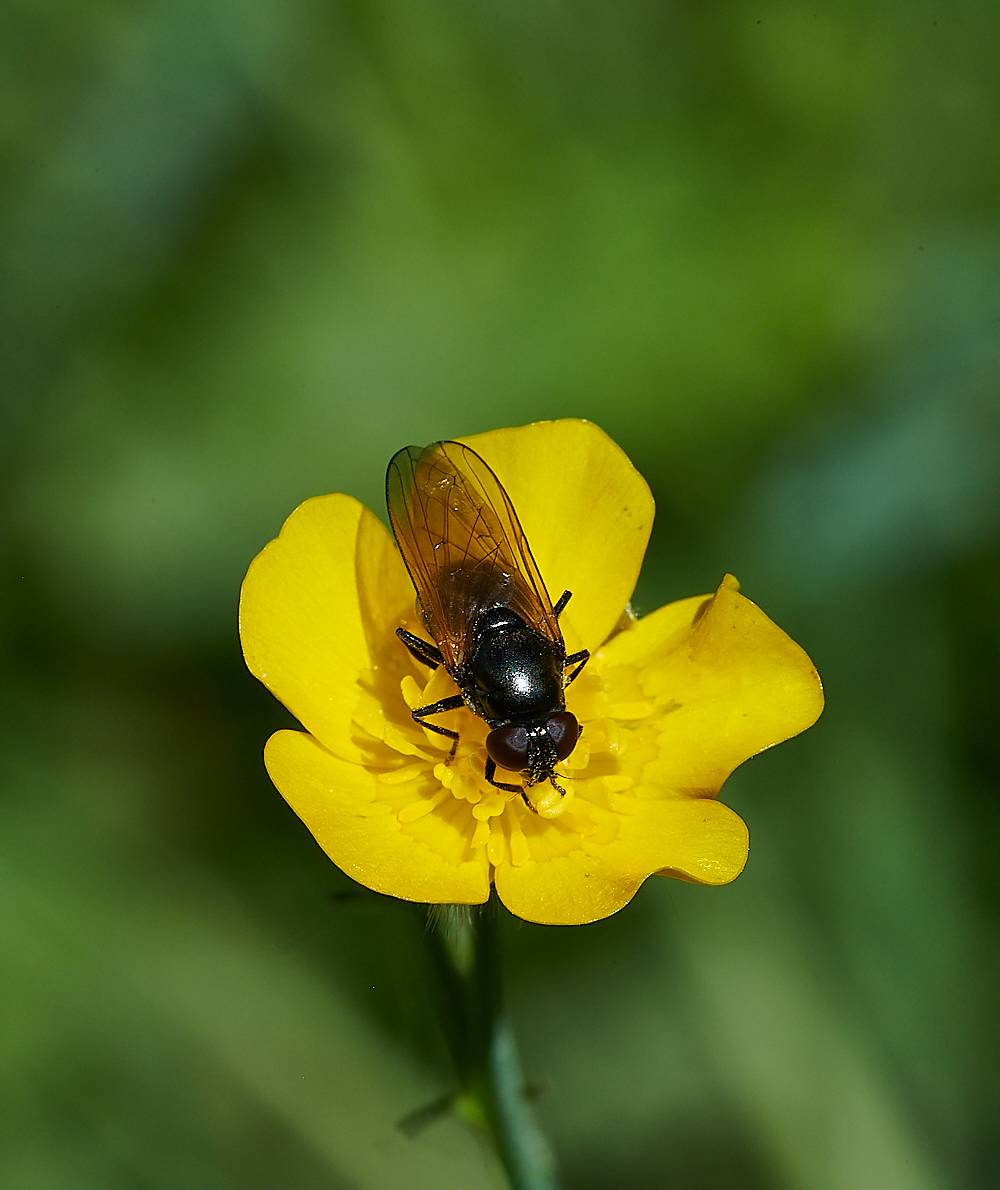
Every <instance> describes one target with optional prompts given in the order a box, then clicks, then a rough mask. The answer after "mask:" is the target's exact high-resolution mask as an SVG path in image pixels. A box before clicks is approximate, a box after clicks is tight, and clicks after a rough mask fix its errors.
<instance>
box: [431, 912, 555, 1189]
mask: <svg viewBox="0 0 1000 1190" xmlns="http://www.w3.org/2000/svg"><path fill="white" fill-rule="evenodd" d="M427 939H428V945H429V950H430V954H431V958H432V961H433V963H434V967H435V970H436V974H437V977H438V984H439V989H440V997H441V1001H440V1002H441V1013H440V1016H441V1024H442V1028H443V1031H444V1036H445V1040H446V1042H447V1045H448V1049H449V1051H450V1053H451V1057H452V1060H453V1062H454V1065H455V1071H456V1073H457V1075H458V1078H459V1082H460V1085H461V1090H460V1092H459V1093H458V1095H456V1096H455V1097H454V1099H453V1100H452V1101H451V1108H452V1111H454V1112H455V1114H456V1115H458V1116H459V1117H460V1118H461V1119H464V1120H466V1121H467V1122H468V1123H470V1124H473V1125H474V1126H476V1127H478V1128H480V1129H481V1130H482V1131H483V1132H485V1133H486V1135H487V1136H488V1137H489V1139H490V1141H491V1142H492V1144H493V1145H494V1147H495V1149H496V1152H497V1155H498V1157H499V1158H500V1161H501V1164H502V1165H503V1167H504V1169H505V1170H506V1172H507V1176H508V1178H509V1179H510V1183H511V1186H512V1187H513V1190H557V1182H556V1177H555V1164H554V1161H553V1157H552V1151H551V1149H550V1148H549V1144H548V1142H547V1140H546V1138H545V1136H544V1134H543V1133H542V1131H541V1129H540V1128H539V1126H538V1122H537V1120H536V1118H535V1113H534V1111H533V1110H532V1106H531V1102H530V1100H529V1098H528V1096H527V1093H526V1089H525V1082H524V1076H523V1074H522V1071H521V1064H520V1060H519V1058H518V1053H517V1043H516V1041H515V1039H514V1032H513V1029H512V1028H511V1025H510V1021H509V1019H508V1017H507V1015H506V1012H505V1010H504V996H503V971H502V966H503V956H502V939H501V937H500V907H499V902H498V899H497V897H496V895H494V896H492V897H491V898H490V900H489V901H488V902H487V903H486V905H484V906H482V907H474V908H472V907H469V906H466V905H440V906H432V907H431V909H430V910H429V913H428V932H427Z"/></svg>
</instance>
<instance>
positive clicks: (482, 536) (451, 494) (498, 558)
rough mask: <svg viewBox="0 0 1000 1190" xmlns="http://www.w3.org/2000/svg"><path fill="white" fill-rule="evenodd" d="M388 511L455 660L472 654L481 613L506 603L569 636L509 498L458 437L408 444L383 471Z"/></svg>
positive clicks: (428, 612)
mask: <svg viewBox="0 0 1000 1190" xmlns="http://www.w3.org/2000/svg"><path fill="white" fill-rule="evenodd" d="M385 492H386V503H387V504H388V506H389V520H390V521H391V522H392V531H393V533H394V534H395V535H396V542H397V544H398V545H399V551H400V553H401V554H402V555H403V561H404V562H405V563H406V569H407V570H408V571H409V572H410V578H411V579H413V585H414V587H416V590H417V597H418V599H419V602H420V605H421V608H422V610H423V613H424V619H425V621H426V624H427V627H428V629H429V631H430V632H431V634H432V635H433V637H434V639H435V641H436V642H437V646H438V648H439V649H440V650H441V654H442V656H443V657H444V660H445V664H446V665H447V666H448V667H449V668H454V667H456V666H461V665H462V664H463V662H464V661H465V658H466V645H467V639H468V633H469V629H470V628H471V627H472V625H473V623H474V622H475V620H476V617H477V616H478V615H479V613H480V612H481V611H483V610H485V609H486V608H491V607H509V608H510V609H511V610H513V611H515V612H517V613H518V615H520V616H521V617H522V618H523V619H524V620H525V621H526V622H527V623H528V624H530V625H531V627H532V628H534V629H535V630H536V631H537V632H539V633H541V635H542V636H544V637H546V638H547V639H549V640H551V641H554V642H556V643H558V644H562V633H561V632H560V631H559V624H558V621H557V620H556V618H555V615H554V614H553V612H552V601H551V600H550V599H549V595H548V592H547V591H546V590H545V584H544V583H543V582H542V578H541V575H540V574H539V573H538V567H537V566H536V565H535V559H534V558H533V557H532V556H531V549H530V548H529V546H528V542H527V541H526V539H525V536H524V531H523V530H522V528H521V525H520V522H519V521H518V519H517V513H516V512H515V511H514V506H513V505H512V504H511V502H510V497H509V496H508V495H507V493H506V492H505V491H504V490H503V487H502V486H501V484H500V481H499V480H498V479H497V477H496V476H495V475H494V474H493V472H492V471H491V470H490V468H489V467H488V466H487V465H486V463H485V462H484V461H483V460H482V459H481V458H480V457H479V455H477V454H476V452H475V451H474V450H470V449H469V448H468V447H467V446H463V445H462V444H461V443H460V442H434V443H432V444H431V445H430V446H425V447H423V448H422V449H421V448H420V447H419V446H407V447H405V448H404V449H403V450H401V451H399V453H398V454H396V455H394V456H393V458H392V460H391V461H390V463H389V470H388V472H387V474H386V478H385Z"/></svg>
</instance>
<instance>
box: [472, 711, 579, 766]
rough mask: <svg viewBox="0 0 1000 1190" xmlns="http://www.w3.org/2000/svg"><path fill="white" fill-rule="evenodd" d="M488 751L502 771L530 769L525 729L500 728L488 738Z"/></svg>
mask: <svg viewBox="0 0 1000 1190" xmlns="http://www.w3.org/2000/svg"><path fill="white" fill-rule="evenodd" d="M574 722H576V720H574ZM486 751H487V752H489V754H490V756H491V757H492V758H493V759H494V760H495V761H496V762H497V764H498V765H499V766H500V767H501V768H502V769H507V771H508V772H511V773H520V772H522V771H523V770H524V769H526V768H527V767H528V733H527V732H526V731H525V730H524V728H523V727H498V728H497V729H496V731H491V732H490V734H489V735H488V736H487V737H486Z"/></svg>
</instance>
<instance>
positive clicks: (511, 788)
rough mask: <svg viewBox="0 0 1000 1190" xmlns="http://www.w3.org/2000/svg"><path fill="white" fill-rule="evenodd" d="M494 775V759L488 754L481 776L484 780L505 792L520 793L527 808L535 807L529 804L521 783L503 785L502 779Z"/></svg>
mask: <svg viewBox="0 0 1000 1190" xmlns="http://www.w3.org/2000/svg"><path fill="white" fill-rule="evenodd" d="M496 775H497V765H496V761H495V760H494V759H493V757H492V756H490V757H488V758H487V760H486V765H485V767H484V769H483V776H484V777H485V778H486V780H487V781H489V783H490V784H491V785H492V786H493V787H494V788H495V789H502V790H504V792H505V793H519V794H520V795H521V797H523V798H524V801H525V804H526V805H527V807H528V809H529V810H534V808H535V807H534V806H533V805H532V804H531V802H529V801H528V795H527V793H526V792H525V789H524V786H523V785H505V784H504V783H503V781H497V780H496Z"/></svg>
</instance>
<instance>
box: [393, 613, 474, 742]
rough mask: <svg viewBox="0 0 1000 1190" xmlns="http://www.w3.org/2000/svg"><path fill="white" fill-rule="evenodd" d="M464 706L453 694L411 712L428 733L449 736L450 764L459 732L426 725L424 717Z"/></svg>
mask: <svg viewBox="0 0 1000 1190" xmlns="http://www.w3.org/2000/svg"><path fill="white" fill-rule="evenodd" d="M400 631H402V629H400ZM414 639H419V638H414ZM464 705H465V700H464V699H463V698H462V696H461V694H453V695H452V696H451V697H450V698H442V699H441V701H440V702H432V703H431V704H430V705H429V706H426V707H417V709H416V710H415V711H411V712H410V714H411V715H412V716H413V718H414V719H415V720H416V721H417V723H419V724H420V726H421V727H426V728H427V730H428V731H436V732H437V734H438V735H443V736H447V737H448V739H449V740H451V751H450V752H449V753H448V762H450V761H451V760H452V758H453V757H454V755H455V749H456V748H457V747H458V732H457V731H452V730H451V728H450V727H438V725H437V724H436V723H425V722H424V717H425V716H426V715H442V714H444V712H445V711H457V710H458V708H459V707H461V706H464ZM446 763H447V762H446Z"/></svg>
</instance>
